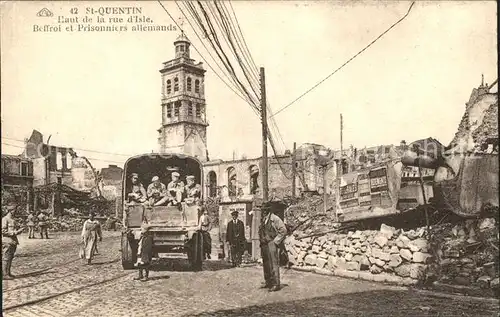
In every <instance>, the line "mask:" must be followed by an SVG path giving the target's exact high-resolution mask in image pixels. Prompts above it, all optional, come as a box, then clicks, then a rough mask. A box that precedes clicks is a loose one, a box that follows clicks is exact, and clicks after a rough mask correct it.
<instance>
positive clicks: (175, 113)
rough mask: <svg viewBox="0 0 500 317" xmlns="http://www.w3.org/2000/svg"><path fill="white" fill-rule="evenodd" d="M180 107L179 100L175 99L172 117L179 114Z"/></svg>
mask: <svg viewBox="0 0 500 317" xmlns="http://www.w3.org/2000/svg"><path fill="white" fill-rule="evenodd" d="M180 109H181V102H180V101H176V102H175V108H174V117H178V116H179V112H180Z"/></svg>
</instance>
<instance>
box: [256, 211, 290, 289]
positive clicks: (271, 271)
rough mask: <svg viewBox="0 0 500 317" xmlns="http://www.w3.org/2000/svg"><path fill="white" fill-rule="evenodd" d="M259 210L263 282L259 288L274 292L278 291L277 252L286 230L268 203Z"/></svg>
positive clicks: (278, 270)
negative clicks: (260, 211)
mask: <svg viewBox="0 0 500 317" xmlns="http://www.w3.org/2000/svg"><path fill="white" fill-rule="evenodd" d="M261 210H262V221H261V224H260V227H259V240H260V248H261V254H262V266H263V268H264V280H265V282H264V283H263V284H262V286H261V288H269V291H270V292H276V291H279V290H280V266H279V265H280V263H279V262H280V261H279V250H280V245H281V243H282V242H283V240H284V239H285V236H286V233H287V230H286V227H285V224H284V223H283V221H282V220H281V219H280V217H278V216H276V215H275V214H274V213H273V211H272V210H271V205H270V204H269V203H264V204H263V206H262V209H261Z"/></svg>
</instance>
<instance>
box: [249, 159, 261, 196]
mask: <svg viewBox="0 0 500 317" xmlns="http://www.w3.org/2000/svg"><path fill="white" fill-rule="evenodd" d="M249 174H250V181H249V184H250V194H251V195H255V194H256V193H257V190H258V189H259V167H258V166H257V165H251V166H250V167H249Z"/></svg>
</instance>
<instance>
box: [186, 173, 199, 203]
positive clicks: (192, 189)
mask: <svg viewBox="0 0 500 317" xmlns="http://www.w3.org/2000/svg"><path fill="white" fill-rule="evenodd" d="M186 182H187V184H186V196H187V197H186V199H185V200H184V201H185V202H186V203H188V204H194V203H197V202H198V201H199V200H200V197H201V186H200V184H196V182H195V177H194V176H193V175H189V176H186Z"/></svg>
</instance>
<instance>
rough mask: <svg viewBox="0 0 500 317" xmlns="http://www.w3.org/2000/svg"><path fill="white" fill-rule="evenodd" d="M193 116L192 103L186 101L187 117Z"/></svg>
mask: <svg viewBox="0 0 500 317" xmlns="http://www.w3.org/2000/svg"><path fill="white" fill-rule="evenodd" d="M192 116H193V103H192V102H191V101H188V117H190V118H191V117H192Z"/></svg>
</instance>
